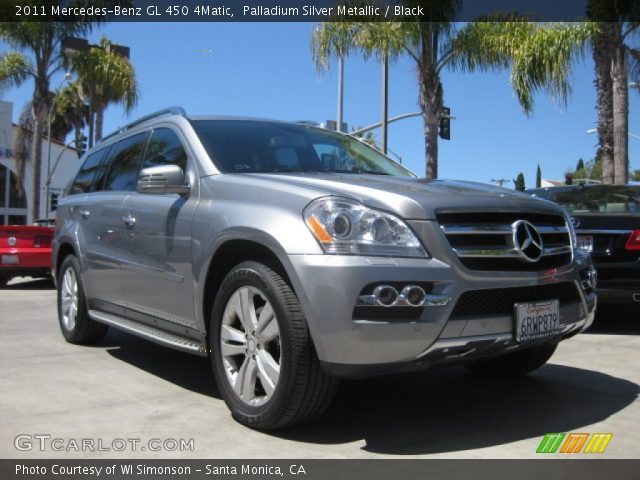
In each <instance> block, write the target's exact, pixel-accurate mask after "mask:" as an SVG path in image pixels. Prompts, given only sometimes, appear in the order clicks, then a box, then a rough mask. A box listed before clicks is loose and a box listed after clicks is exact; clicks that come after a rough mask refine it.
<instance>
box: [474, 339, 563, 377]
mask: <svg viewBox="0 0 640 480" xmlns="http://www.w3.org/2000/svg"><path fill="white" fill-rule="evenodd" d="M556 347H557V345H550V344H544V345H540V346H537V347H532V348H527V349H525V350H519V351H517V352H512V353H507V354H505V355H499V356H497V357H491V358H483V359H480V360H476V361H475V362H471V363H467V364H466V365H465V366H466V367H467V368H468V369H469V370H471V371H472V372H473V373H476V374H478V375H483V376H486V377H513V376H518V375H525V374H527V373H529V372H532V371H534V370H536V369H538V368H540V367H541V366H542V365H544V364H545V363H547V361H548V360H549V359H550V358H551V356H552V355H553V352H555V351H556Z"/></svg>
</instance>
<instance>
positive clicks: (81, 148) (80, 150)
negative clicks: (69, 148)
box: [76, 135, 87, 157]
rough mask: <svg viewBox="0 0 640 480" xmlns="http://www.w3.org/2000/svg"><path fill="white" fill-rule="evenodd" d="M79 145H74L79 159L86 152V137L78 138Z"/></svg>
mask: <svg viewBox="0 0 640 480" xmlns="http://www.w3.org/2000/svg"><path fill="white" fill-rule="evenodd" d="M80 138H81V140H80V142H79V143H80V144H79V145H76V149H77V150H78V157H81V156H82V155H83V154H84V152H86V151H87V136H86V135H82V137H80Z"/></svg>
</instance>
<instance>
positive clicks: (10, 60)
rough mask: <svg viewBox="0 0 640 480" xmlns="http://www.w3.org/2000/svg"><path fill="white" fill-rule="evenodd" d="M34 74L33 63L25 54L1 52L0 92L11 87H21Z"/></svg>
mask: <svg viewBox="0 0 640 480" xmlns="http://www.w3.org/2000/svg"><path fill="white" fill-rule="evenodd" d="M33 74H34V73H33V65H32V64H31V62H30V61H29V59H28V58H27V57H26V56H24V55H23V54H21V53H17V52H5V53H2V54H0V94H1V93H3V92H4V91H6V90H8V89H10V88H14V87H19V86H20V85H22V84H23V83H24V82H25V81H26V80H27V79H28V78H29V77H30V76H32V75H33Z"/></svg>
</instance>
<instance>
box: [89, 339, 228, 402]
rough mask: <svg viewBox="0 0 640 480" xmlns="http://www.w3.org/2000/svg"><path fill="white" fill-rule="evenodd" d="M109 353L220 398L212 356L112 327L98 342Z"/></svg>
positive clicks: (169, 379)
mask: <svg viewBox="0 0 640 480" xmlns="http://www.w3.org/2000/svg"><path fill="white" fill-rule="evenodd" d="M98 346H100V347H106V351H107V353H108V354H109V355H111V356H112V357H114V358H117V359H118V360H120V361H123V362H126V363H128V364H130V365H132V366H134V367H137V368H140V369H142V370H144V371H146V372H148V373H150V374H152V375H155V376H156V377H160V378H162V379H164V380H166V381H167V382H171V383H173V384H174V385H177V386H179V387H182V388H184V389H186V390H190V391H192V392H195V393H199V394H201V395H207V396H210V397H215V398H220V394H219V393H218V390H217V387H216V384H215V381H214V380H213V371H212V368H211V364H210V362H209V359H207V358H204V357H197V356H195V355H190V354H188V353H184V352H180V351H178V350H173V349H171V348H166V347H163V346H161V345H156V344H155V343H152V342H149V341H147V340H143V339H141V338H138V337H136V336H134V335H129V334H127V333H123V332H120V331H118V330H116V329H114V328H111V329H109V333H107V335H106V337H105V338H104V339H103V340H102V341H101V342H100V344H99V345H98Z"/></svg>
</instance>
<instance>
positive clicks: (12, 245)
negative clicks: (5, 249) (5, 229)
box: [7, 237, 17, 247]
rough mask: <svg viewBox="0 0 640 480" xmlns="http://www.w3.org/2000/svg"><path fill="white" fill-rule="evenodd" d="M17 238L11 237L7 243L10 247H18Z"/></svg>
mask: <svg viewBox="0 0 640 480" xmlns="http://www.w3.org/2000/svg"><path fill="white" fill-rule="evenodd" d="M16 242H17V240H16V237H9V238H8V239H7V243H8V244H9V246H10V247H15V246H16Z"/></svg>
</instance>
